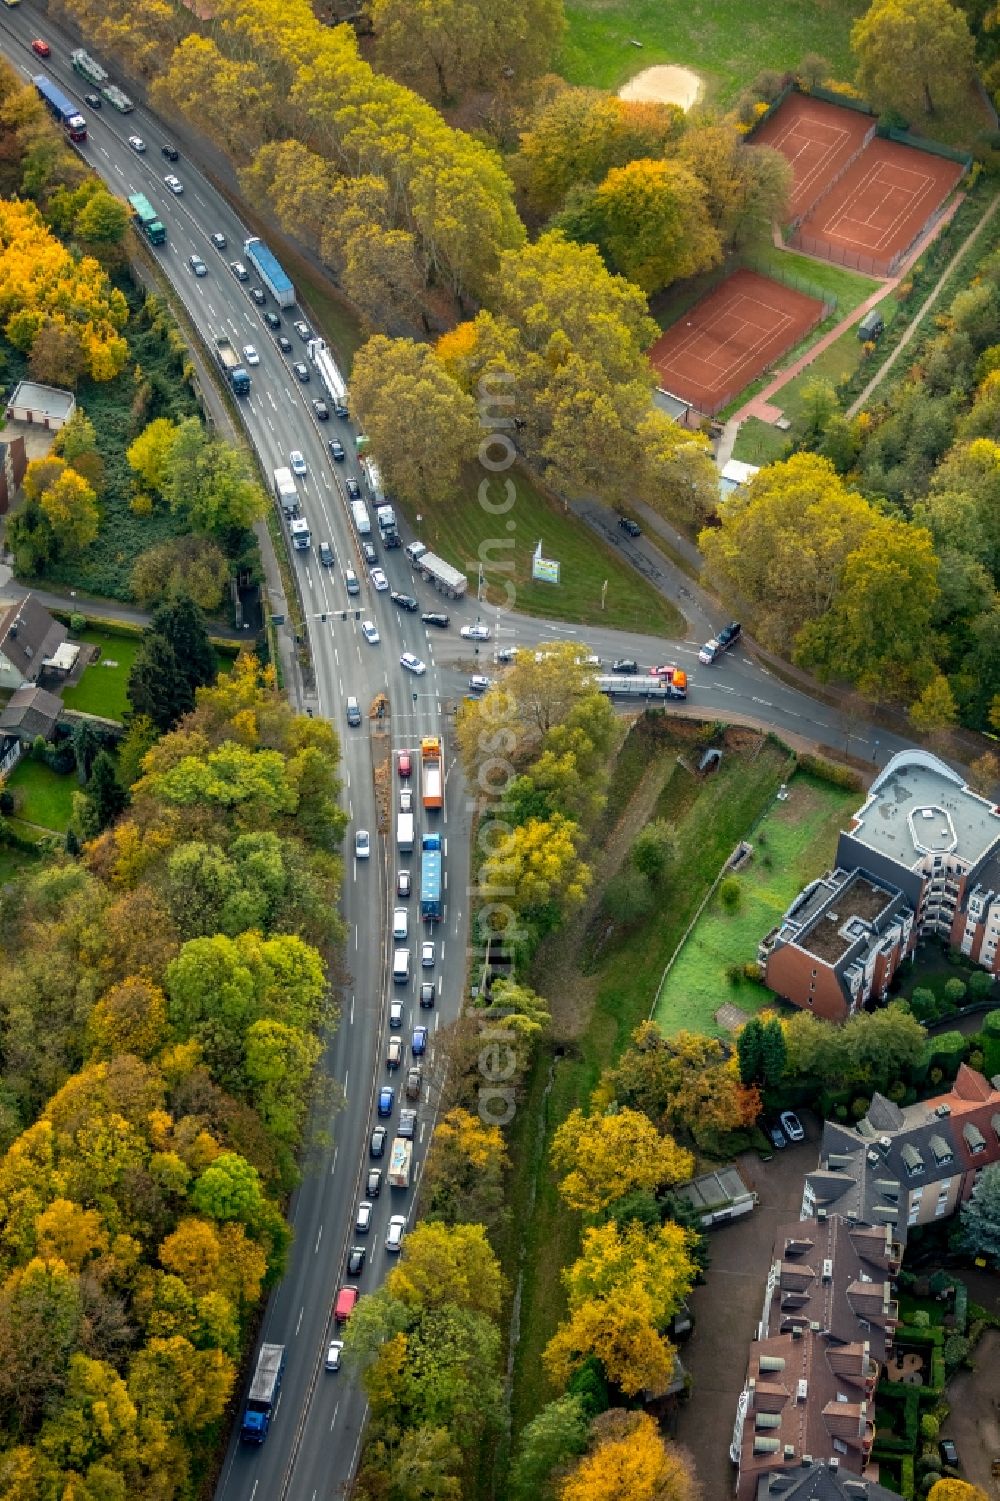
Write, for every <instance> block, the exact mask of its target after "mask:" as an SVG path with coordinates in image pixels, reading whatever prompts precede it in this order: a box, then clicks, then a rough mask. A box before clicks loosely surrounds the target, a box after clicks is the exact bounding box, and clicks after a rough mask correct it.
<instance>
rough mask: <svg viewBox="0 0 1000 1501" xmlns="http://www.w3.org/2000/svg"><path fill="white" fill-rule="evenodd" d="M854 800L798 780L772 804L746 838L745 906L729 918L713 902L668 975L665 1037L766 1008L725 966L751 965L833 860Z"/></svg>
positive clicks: (760, 994) (662, 1011)
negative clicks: (749, 852) (721, 1011)
mask: <svg viewBox="0 0 1000 1501" xmlns="http://www.w3.org/2000/svg"><path fill="white" fill-rule="evenodd" d="M857 802H858V794H857V793H856V792H844V791H841V790H840V789H839V788H836V787H830V786H828V785H827V784H826V783H825V782H817V781H813V780H812V779H811V778H809V777H805V776H802V775H798V776H796V777H795V778H794V780H793V781H792V782H791V784H790V796H789V798H788V800H787V802H783V803H778V802H776V803H774V804H773V805H772V806H771V808H770V809H769V810H768V812H767V814H766V815H765V817H764V819H763V821H762V822H761V824H760V826H759V828H757V829H756V830H755V832H754V834H753V835H752V836H751V842H752V843H753V846H754V857H753V860H752V861H751V863H750V865H749V866H747V867H745V869H744V870H743V871H742V872H741V873H740V877H739V879H740V882H741V885H742V888H743V901H742V904H741V906H740V908H739V910H738V911H737V912H735V913H729V912H727V911H726V910H725V909H724V908H723V906H722V903H721V902H720V900H719V898H718V894H716V895H715V896H713V898H712V900H711V901H710V902H709V904H708V906H707V907H706V908H705V911H704V912H703V913H702V915H701V917H700V918H699V919H698V923H697V925H696V926H695V929H694V931H693V932H692V934H691V936H690V937H689V938H688V940H687V942H686V943H685V945H684V947H683V949H682V950H681V952H680V954H679V955H678V956H677V961H676V963H675V964H674V966H673V968H672V969H671V971H670V974H669V975H668V976H667V979H666V983H665V984H664V986H663V989H662V991H661V992H660V996H659V1001H658V1003H657V1008H656V1020H657V1021H658V1022H659V1024H660V1026H661V1027H662V1028H663V1030H664V1031H665V1032H676V1031H679V1030H680V1029H681V1028H682V1027H687V1028H690V1029H692V1030H694V1031H697V1032H715V1033H717V1032H719V1030H720V1029H719V1027H718V1026H717V1025H716V1022H715V1012H716V1011H717V1010H718V1008H719V1006H720V1005H721V1004H723V1003H724V1002H726V1001H732V1002H733V1003H734V1004H736V1005H737V1006H741V1007H743V1009H744V1010H746V1011H758V1010H759V1009H760V1008H761V1006H762V1005H764V1004H768V1003H772V1002H773V997H772V996H771V994H770V992H769V991H766V990H763V989H762V988H761V987H760V986H759V985H754V984H753V983H752V982H751V981H749V980H742V979H741V980H739V981H738V982H737V983H735V984H733V983H732V982H731V981H730V980H729V979H728V978H727V976H726V966H727V965H729V964H742V963H744V962H747V961H749V960H752V959H755V958H756V955H757V944H758V942H759V941H760V939H761V938H763V936H764V934H765V933H766V932H768V931H769V929H770V928H772V927H773V926H774V924H775V923H776V922H777V921H778V920H779V919H780V917H781V914H782V913H783V912H784V911H785V909H786V907H787V906H788V904H789V902H790V901H791V900H792V898H793V897H794V896H795V895H796V893H797V892H798V891H800V890H801V888H802V886H803V885H804V884H805V882H806V881H808V880H810V879H811V878H812V877H815V876H817V875H820V874H822V872H823V871H824V870H825V869H826V868H827V866H828V865H829V863H830V861H831V860H832V858H833V853H834V849H835V846H836V840H837V835H838V834H839V832H840V830H841V829H842V828H843V827H844V824H845V822H846V820H847V818H848V816H849V815H850V813H851V812H853V811H854V809H855V808H856V807H857Z"/></svg>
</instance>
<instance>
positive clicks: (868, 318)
mask: <svg viewBox="0 0 1000 1501" xmlns="http://www.w3.org/2000/svg"><path fill="white" fill-rule="evenodd" d="M884 332H885V319H884V318H883V317H882V314H881V313H880V312H879V310H878V308H877V307H873V308H872V309H871V310H870V311H869V312H867V313H866V314H865V316H864V317H863V318H862V320H861V322H860V323H859V324H858V338H859V339H860V340H861V342H862V344H873V343H874V342H875V340H876V339H879V338H881V336H882V334H883V333H884Z"/></svg>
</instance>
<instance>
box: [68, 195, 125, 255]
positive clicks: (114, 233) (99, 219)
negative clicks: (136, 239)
mask: <svg viewBox="0 0 1000 1501" xmlns="http://www.w3.org/2000/svg"><path fill="white" fill-rule="evenodd" d="M128 223H129V212H128V209H127V208H126V206H125V204H124V203H123V202H122V201H121V199H120V198H116V197H115V196H114V194H113V193H110V192H108V191H107V189H105V188H103V185H102V189H101V191H99V192H96V193H92V194H91V196H90V198H89V199H88V201H87V203H86V204H85V205H84V206H83V208H82V209H81V210H80V212H79V213H78V214H77V216H76V219H75V221H74V224H73V234H74V236H75V237H76V239H78V240H84V241H88V242H89V243H90V244H92V245H95V246H97V245H120V244H121V242H122V241H123V240H124V238H125V231H126V229H127V228H128Z"/></svg>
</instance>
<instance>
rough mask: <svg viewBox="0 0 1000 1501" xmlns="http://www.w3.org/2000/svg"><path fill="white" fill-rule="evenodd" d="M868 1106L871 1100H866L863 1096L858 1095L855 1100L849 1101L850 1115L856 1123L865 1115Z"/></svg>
mask: <svg viewBox="0 0 1000 1501" xmlns="http://www.w3.org/2000/svg"><path fill="white" fill-rule="evenodd" d="M870 1104H871V1100H866V1099H865V1097H864V1095H858V1097H857V1099H855V1100H852V1101H851V1115H852V1116H853V1117H854V1119H855V1120H856V1121H859V1120H860V1119H861V1117H862V1116H863V1115H867V1113H868V1106H869V1105H870Z"/></svg>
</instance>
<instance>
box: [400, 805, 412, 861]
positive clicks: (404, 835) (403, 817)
mask: <svg viewBox="0 0 1000 1501" xmlns="http://www.w3.org/2000/svg"><path fill="white" fill-rule="evenodd" d="M396 847H397V848H398V849H399V850H401V851H402V852H403V853H404V854H409V852H410V850H412V848H413V814H412V813H400V814H399V816H398V818H397V819H396Z"/></svg>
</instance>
